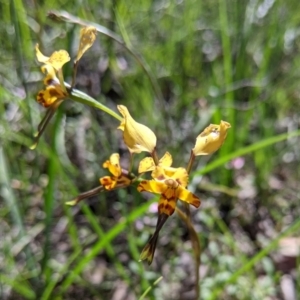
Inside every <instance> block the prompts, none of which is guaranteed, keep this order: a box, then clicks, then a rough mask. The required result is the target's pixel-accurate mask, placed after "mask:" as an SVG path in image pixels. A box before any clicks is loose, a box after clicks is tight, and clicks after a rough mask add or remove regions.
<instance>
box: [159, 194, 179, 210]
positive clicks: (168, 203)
mask: <svg viewBox="0 0 300 300" xmlns="http://www.w3.org/2000/svg"><path fill="white" fill-rule="evenodd" d="M173 195H174V196H175V194H174V193H173ZM176 203H177V198H176V196H175V197H171V198H166V197H165V195H162V196H161V197H160V199H159V202H158V212H159V214H166V215H168V216H171V215H172V214H173V213H174V211H175V207H176Z"/></svg>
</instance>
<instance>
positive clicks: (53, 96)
mask: <svg viewBox="0 0 300 300" xmlns="http://www.w3.org/2000/svg"><path fill="white" fill-rule="evenodd" d="M95 39H96V29H95V28H94V27H84V28H82V29H81V33H80V44H79V50H78V54H77V57H76V59H75V61H74V75H73V80H72V84H71V85H69V84H67V83H65V82H64V78H63V73H62V67H63V65H64V64H65V63H67V62H68V61H70V56H69V54H68V53H67V52H66V51H65V50H60V51H56V52H54V53H53V54H52V55H51V56H50V57H46V56H44V55H43V54H42V53H41V52H40V50H39V47H38V45H37V46H36V56H37V60H38V61H39V62H42V63H43V64H44V65H43V66H42V67H41V70H42V72H43V73H45V74H46V77H45V79H44V84H45V86H46V87H45V89H43V90H41V91H40V92H38V95H37V101H38V102H39V103H40V104H41V105H43V106H44V107H46V108H48V110H47V113H46V115H45V118H44V119H43V120H42V122H41V123H40V125H39V127H38V133H37V135H36V140H35V143H34V145H33V146H32V148H34V147H35V146H36V145H37V143H38V140H39V138H40V136H41V134H42V133H43V131H44V129H45V127H46V126H47V124H48V123H49V121H50V119H51V117H52V115H53V114H54V112H55V110H56V109H57V107H58V106H59V105H60V104H61V102H62V101H64V100H65V99H67V98H69V99H73V100H75V101H79V102H81V103H84V104H88V105H90V106H94V107H97V108H100V109H102V110H104V111H106V112H107V113H109V114H110V115H112V116H113V117H115V118H117V119H118V120H120V125H119V127H118V129H119V130H121V131H122V132H123V139H124V142H125V144H126V146H127V148H128V150H129V152H130V154H131V156H130V157H131V163H130V166H131V167H130V168H129V170H126V169H123V168H122V167H121V165H120V155H119V154H118V153H112V154H111V155H110V157H109V159H108V160H106V161H105V162H104V163H103V168H105V169H108V171H109V173H110V175H107V176H104V177H101V178H100V179H99V183H100V185H99V186H98V187H96V188H95V189H93V190H91V191H88V192H85V193H83V194H81V195H79V196H78V197H76V198H75V199H73V200H72V201H69V202H67V204H68V205H75V204H77V203H78V202H80V201H81V200H83V199H85V198H88V197H90V196H92V195H95V194H98V193H99V192H107V191H112V190H115V189H119V188H126V187H128V186H130V185H134V186H137V190H138V191H139V192H141V193H142V192H149V193H152V194H157V195H160V197H159V200H158V219H157V225H156V230H155V232H154V234H153V235H152V236H151V238H150V239H149V241H148V243H147V244H146V246H145V247H144V249H143V250H142V252H141V256H140V260H147V261H148V264H151V262H152V260H153V257H154V252H155V248H156V244H157V240H158V236H159V232H160V230H161V228H162V226H163V225H164V224H165V222H166V221H167V219H168V218H169V217H170V216H171V215H172V214H173V213H174V211H175V209H176V205H177V202H178V200H180V201H183V202H184V203H185V205H187V206H188V207H189V205H192V206H194V207H196V208H198V207H199V206H200V204H201V200H200V199H199V198H198V197H197V196H196V195H195V194H194V193H192V192H190V191H189V190H188V188H187V187H188V181H189V173H190V171H191V168H192V165H193V162H194V160H195V158H196V157H197V156H200V155H209V154H212V153H213V152H215V151H216V150H218V149H219V148H220V147H221V146H222V144H223V142H224V140H225V138H226V136H227V130H228V129H229V128H230V127H231V126H230V124H229V123H228V122H225V121H221V122H220V124H218V125H216V124H210V125H209V126H208V127H206V128H205V129H204V130H203V132H201V133H200V134H199V135H198V136H197V138H196V141H195V145H194V148H193V149H192V150H191V154H190V159H189V162H188V164H187V167H186V168H184V167H172V162H173V161H172V155H171V154H170V153H169V152H166V153H165V154H164V155H163V156H162V157H161V158H158V154H157V151H156V145H157V138H156V135H155V133H154V132H153V131H152V130H151V129H150V128H149V127H147V126H145V125H143V124H140V123H138V122H136V121H135V120H134V118H133V117H132V116H131V114H130V112H129V110H128V108H127V107H126V106H124V105H118V106H117V109H118V111H119V112H120V114H121V116H120V115H118V114H116V113H114V112H112V111H110V110H109V109H108V108H105V109H104V107H103V106H101V105H100V104H99V103H98V102H97V101H96V100H94V99H92V98H90V97H89V96H87V95H85V94H84V97H83V96H82V94H83V93H81V92H79V91H77V90H75V89H74V88H73V87H74V84H75V78H76V70H77V65H78V62H79V60H80V58H81V57H82V55H83V54H84V53H85V52H86V50H87V49H89V48H90V47H91V46H92V44H93V43H94V41H95ZM141 152H146V153H148V154H149V156H147V157H145V158H143V159H142V160H141V161H140V162H139V165H138V170H137V173H138V174H137V175H135V174H134V173H133V172H132V170H131V169H132V165H133V163H132V160H133V157H134V155H136V154H139V153H141ZM146 173H150V176H151V178H149V179H145V178H144V177H143V176H145V174H146Z"/></svg>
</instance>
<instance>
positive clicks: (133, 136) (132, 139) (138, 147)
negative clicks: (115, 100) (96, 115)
mask: <svg viewBox="0 0 300 300" xmlns="http://www.w3.org/2000/svg"><path fill="white" fill-rule="evenodd" d="M118 109H119V111H120V113H121V114H122V116H123V118H124V121H123V122H121V125H120V126H123V127H124V131H123V139H124V142H125V144H126V146H127V147H128V149H129V151H130V152H131V153H141V152H142V151H146V152H150V153H152V152H153V150H154V149H155V146H156V136H155V134H154V133H153V131H152V130H151V129H150V128H148V127H147V126H145V125H143V124H140V123H138V122H136V121H135V120H134V119H133V118H132V117H131V115H130V113H129V111H128V109H127V107H126V106H124V105H118Z"/></svg>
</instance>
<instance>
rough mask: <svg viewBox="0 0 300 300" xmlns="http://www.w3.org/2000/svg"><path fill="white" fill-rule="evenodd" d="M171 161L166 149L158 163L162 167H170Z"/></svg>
mask: <svg viewBox="0 0 300 300" xmlns="http://www.w3.org/2000/svg"><path fill="white" fill-rule="evenodd" d="M172 163H173V158H172V155H171V154H170V153H169V152H168V151H167V152H166V153H165V154H164V156H163V157H162V158H161V159H160V160H159V165H160V166H164V167H171V165H172Z"/></svg>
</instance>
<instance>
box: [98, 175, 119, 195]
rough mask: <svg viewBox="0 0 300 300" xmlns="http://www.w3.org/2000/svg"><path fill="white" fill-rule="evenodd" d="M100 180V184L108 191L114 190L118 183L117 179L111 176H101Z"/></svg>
mask: <svg viewBox="0 0 300 300" xmlns="http://www.w3.org/2000/svg"><path fill="white" fill-rule="evenodd" d="M99 181H100V184H101V185H103V187H104V188H105V189H106V190H108V191H110V190H112V189H113V188H114V187H115V186H116V184H117V181H116V179H115V178H113V177H110V176H104V177H101V178H100V179H99Z"/></svg>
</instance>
